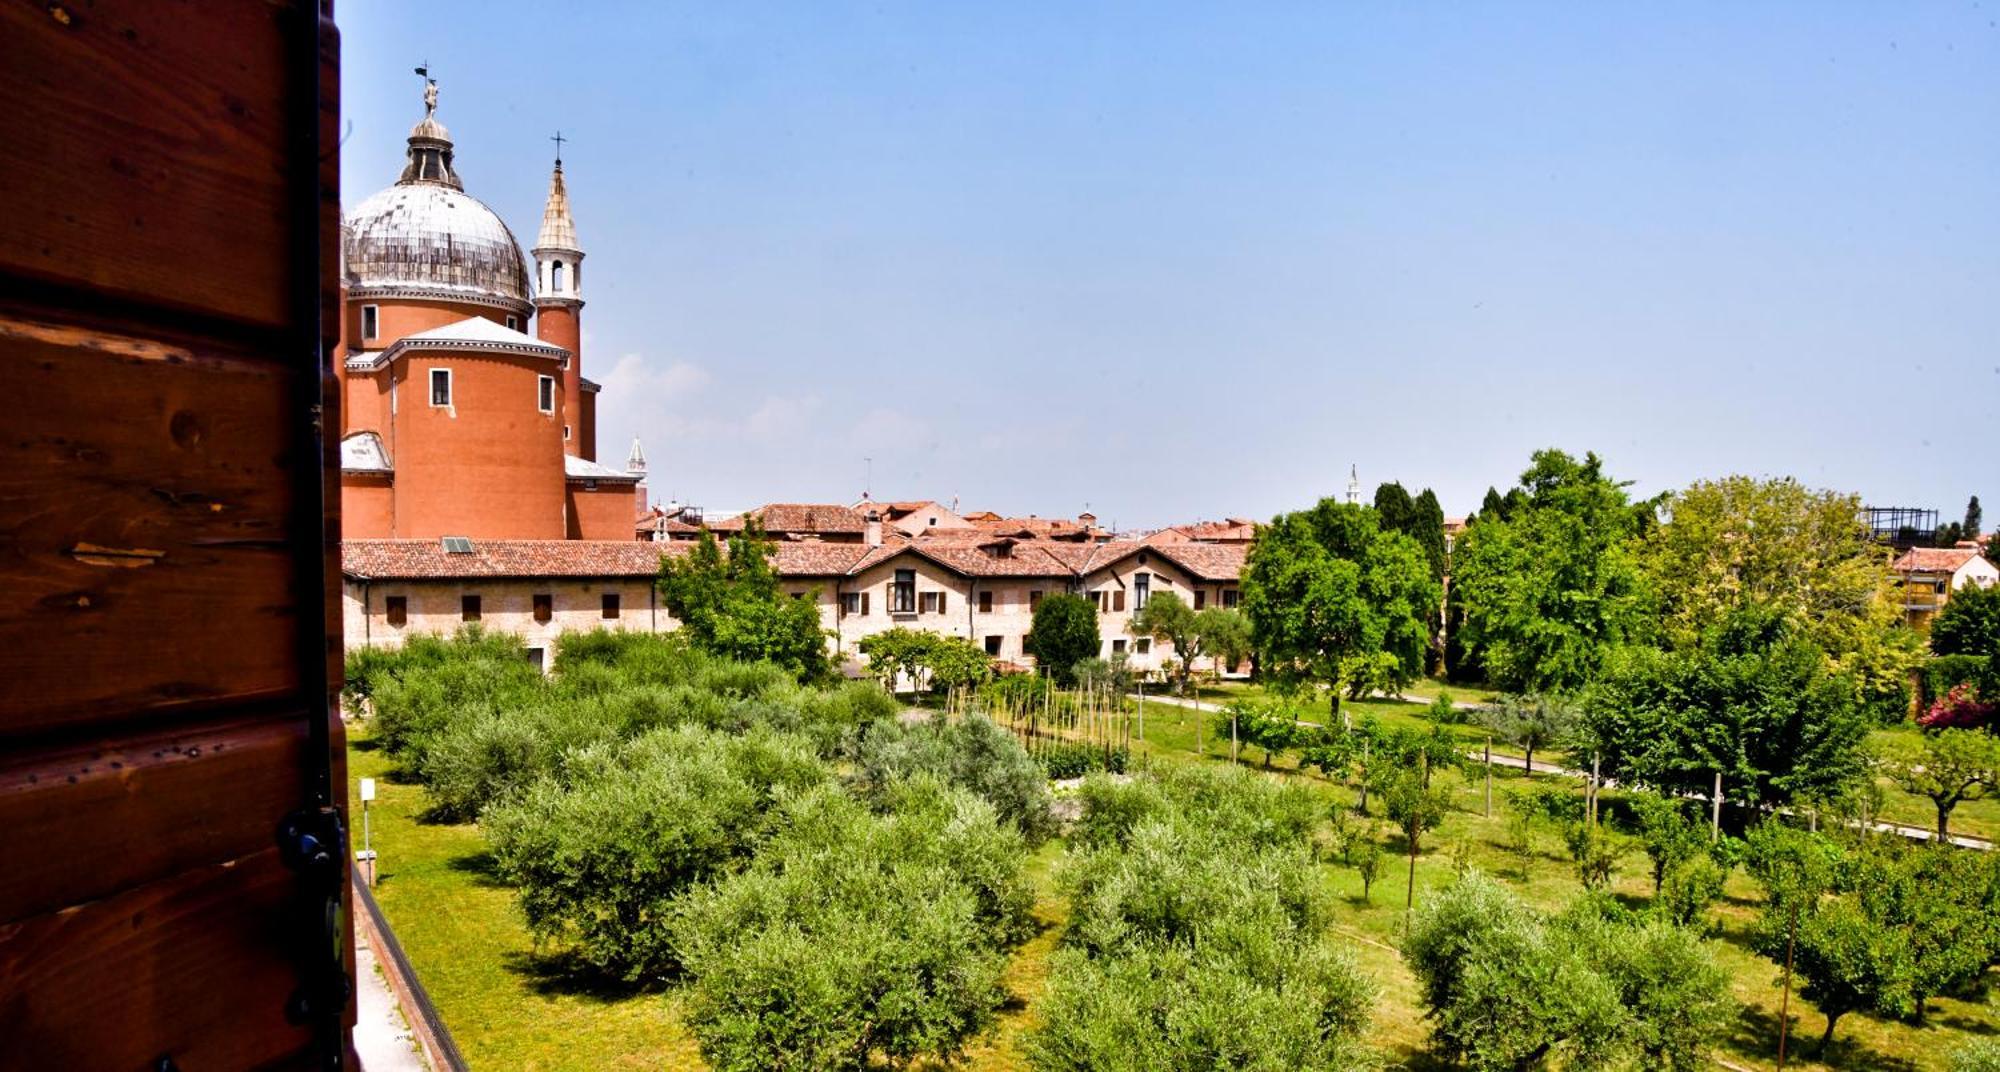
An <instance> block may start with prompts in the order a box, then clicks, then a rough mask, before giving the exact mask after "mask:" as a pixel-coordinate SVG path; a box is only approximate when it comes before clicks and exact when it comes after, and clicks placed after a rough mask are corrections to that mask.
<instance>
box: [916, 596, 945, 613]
mask: <svg viewBox="0 0 2000 1072" xmlns="http://www.w3.org/2000/svg"><path fill="white" fill-rule="evenodd" d="M917 613H919V614H942V613H944V593H943V592H925V593H924V594H922V595H920V596H918V597H917Z"/></svg>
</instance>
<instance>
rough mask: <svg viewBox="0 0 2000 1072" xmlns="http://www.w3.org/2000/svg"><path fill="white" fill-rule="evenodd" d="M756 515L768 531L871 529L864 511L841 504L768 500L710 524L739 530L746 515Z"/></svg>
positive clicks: (717, 529)
mask: <svg viewBox="0 0 2000 1072" xmlns="http://www.w3.org/2000/svg"><path fill="white" fill-rule="evenodd" d="M753 517H754V518H756V519H757V521H758V523H759V524H761V525H763V526H764V531H765V532H770V533H781V532H817V533H843V534H847V533H851V534H853V535H856V536H859V535H861V534H863V533H865V532H867V531H868V519H867V518H865V517H863V516H862V515H861V512H860V511H858V510H854V509H852V508H850V507H846V506H841V505H840V504H838V503H766V504H764V505H763V506H759V507H757V508H756V509H754V510H745V511H743V512H742V513H741V514H738V515H736V516H734V517H725V518H719V519H717V520H715V521H711V522H709V523H708V527H709V528H710V529H711V530H712V531H715V532H737V531H740V530H741V529H742V528H743V523H744V521H745V519H747V518H753Z"/></svg>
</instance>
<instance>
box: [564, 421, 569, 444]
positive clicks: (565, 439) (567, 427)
mask: <svg viewBox="0 0 2000 1072" xmlns="http://www.w3.org/2000/svg"><path fill="white" fill-rule="evenodd" d="M563 442H565V443H567V442H569V425H567V424H565V425H563Z"/></svg>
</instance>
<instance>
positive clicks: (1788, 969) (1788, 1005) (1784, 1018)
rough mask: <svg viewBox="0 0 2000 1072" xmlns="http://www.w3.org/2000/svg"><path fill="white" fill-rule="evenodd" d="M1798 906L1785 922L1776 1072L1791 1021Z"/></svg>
mask: <svg viewBox="0 0 2000 1072" xmlns="http://www.w3.org/2000/svg"><path fill="white" fill-rule="evenodd" d="M1798 933H1799V906H1798V905H1796V904H1794V905H1793V906H1792V910H1791V912H1790V914H1789V915H1788V916H1787V918H1786V924H1785V996H1784V998H1783V1000H1781V1001H1780V1002H1779V1003H1778V1072H1785V1036H1786V1035H1787V1034H1788V1030H1787V1029H1788V1028H1790V1027H1791V1023H1792V946H1793V944H1794V943H1795V942H1796V941H1797V940H1798Z"/></svg>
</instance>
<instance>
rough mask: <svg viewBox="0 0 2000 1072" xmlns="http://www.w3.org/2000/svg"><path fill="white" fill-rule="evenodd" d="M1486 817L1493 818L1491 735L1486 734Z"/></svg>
mask: <svg viewBox="0 0 2000 1072" xmlns="http://www.w3.org/2000/svg"><path fill="white" fill-rule="evenodd" d="M1486 817H1487V818H1488V819H1491V818H1493V735H1492V734H1490V733H1489V734H1487V735H1486Z"/></svg>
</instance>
